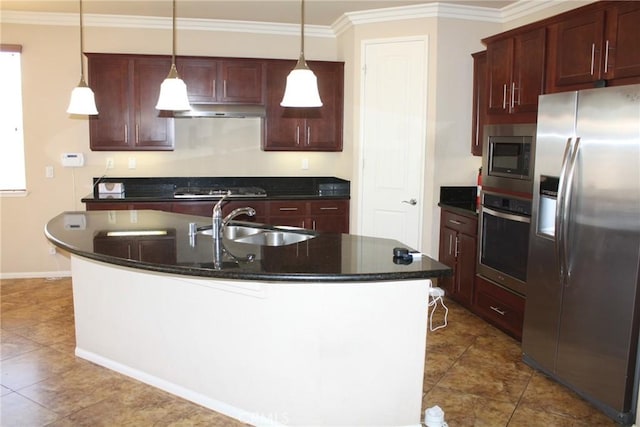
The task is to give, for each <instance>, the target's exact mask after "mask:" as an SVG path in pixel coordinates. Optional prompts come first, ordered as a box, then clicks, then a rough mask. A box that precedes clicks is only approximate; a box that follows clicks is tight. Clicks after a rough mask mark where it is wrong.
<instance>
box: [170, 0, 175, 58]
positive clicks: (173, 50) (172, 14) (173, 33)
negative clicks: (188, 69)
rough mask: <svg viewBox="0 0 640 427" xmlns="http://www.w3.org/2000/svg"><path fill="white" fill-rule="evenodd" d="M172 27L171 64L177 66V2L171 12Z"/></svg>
mask: <svg viewBox="0 0 640 427" xmlns="http://www.w3.org/2000/svg"><path fill="white" fill-rule="evenodd" d="M171 16H172V19H171V26H172V31H171V38H172V39H173V42H172V44H171V46H172V47H171V64H175V63H176V0H173V11H172V12H171Z"/></svg>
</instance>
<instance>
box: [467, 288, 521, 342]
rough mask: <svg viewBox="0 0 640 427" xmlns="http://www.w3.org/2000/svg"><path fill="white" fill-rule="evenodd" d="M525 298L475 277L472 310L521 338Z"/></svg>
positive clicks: (518, 338)
mask: <svg viewBox="0 0 640 427" xmlns="http://www.w3.org/2000/svg"><path fill="white" fill-rule="evenodd" d="M524 303H525V299H524V298H523V297H521V296H519V295H516V294H514V293H513V292H509V291H507V290H506V289H504V288H501V287H500V286H498V285H496V284H494V283H492V282H490V281H489V280H486V279H484V278H483V277H480V276H477V277H476V290H475V304H474V311H475V313H476V314H478V315H479V316H480V317H482V318H483V319H485V320H486V321H488V322H489V323H492V324H493V325H495V326H497V327H498V328H500V329H502V330H503V331H505V332H506V333H507V334H509V335H511V336H512V337H514V338H516V339H517V340H518V341H521V340H522V324H523V321H524Z"/></svg>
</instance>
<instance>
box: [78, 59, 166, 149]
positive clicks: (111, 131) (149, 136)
mask: <svg viewBox="0 0 640 427" xmlns="http://www.w3.org/2000/svg"><path fill="white" fill-rule="evenodd" d="M87 57H88V59H89V61H88V64H89V84H90V86H91V88H92V89H93V91H94V93H95V98H96V106H97V107H98V112H99V114H98V115H97V116H92V117H91V118H90V120H89V134H90V141H91V142H90V146H91V149H92V150H95V151H99V150H104V151H114V150H117V151H126V150H173V145H174V139H173V138H174V123H173V119H172V118H170V117H166V115H165V116H163V113H162V112H160V111H158V110H156V108H155V105H156V103H157V101H158V95H159V94H160V85H161V84H162V81H163V80H164V79H165V77H166V76H167V74H168V73H169V68H170V66H171V60H170V59H169V58H167V57H158V56H142V55H141V56H132V55H110V54H87Z"/></svg>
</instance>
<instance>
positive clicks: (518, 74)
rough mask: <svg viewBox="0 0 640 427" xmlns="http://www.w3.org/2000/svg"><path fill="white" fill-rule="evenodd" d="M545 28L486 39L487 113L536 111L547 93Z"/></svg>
mask: <svg viewBox="0 0 640 427" xmlns="http://www.w3.org/2000/svg"><path fill="white" fill-rule="evenodd" d="M545 43H546V29H545V28H536V29H534V30H529V31H526V32H522V33H519V34H513V35H511V36H509V37H507V38H500V39H494V40H489V41H488V42H487V95H488V100H487V102H488V104H487V105H488V107H487V112H488V114H490V115H492V114H518V113H528V112H534V113H535V112H536V111H537V106H538V96H539V95H540V94H542V93H544V76H545V46H546V45H545Z"/></svg>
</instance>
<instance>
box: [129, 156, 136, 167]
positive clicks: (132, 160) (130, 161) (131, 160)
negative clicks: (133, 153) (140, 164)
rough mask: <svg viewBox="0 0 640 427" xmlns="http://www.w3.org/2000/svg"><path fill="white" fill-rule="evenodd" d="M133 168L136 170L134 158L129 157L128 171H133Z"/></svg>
mask: <svg viewBox="0 0 640 427" xmlns="http://www.w3.org/2000/svg"><path fill="white" fill-rule="evenodd" d="M135 168H136V158H135V157H129V169H135Z"/></svg>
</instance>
